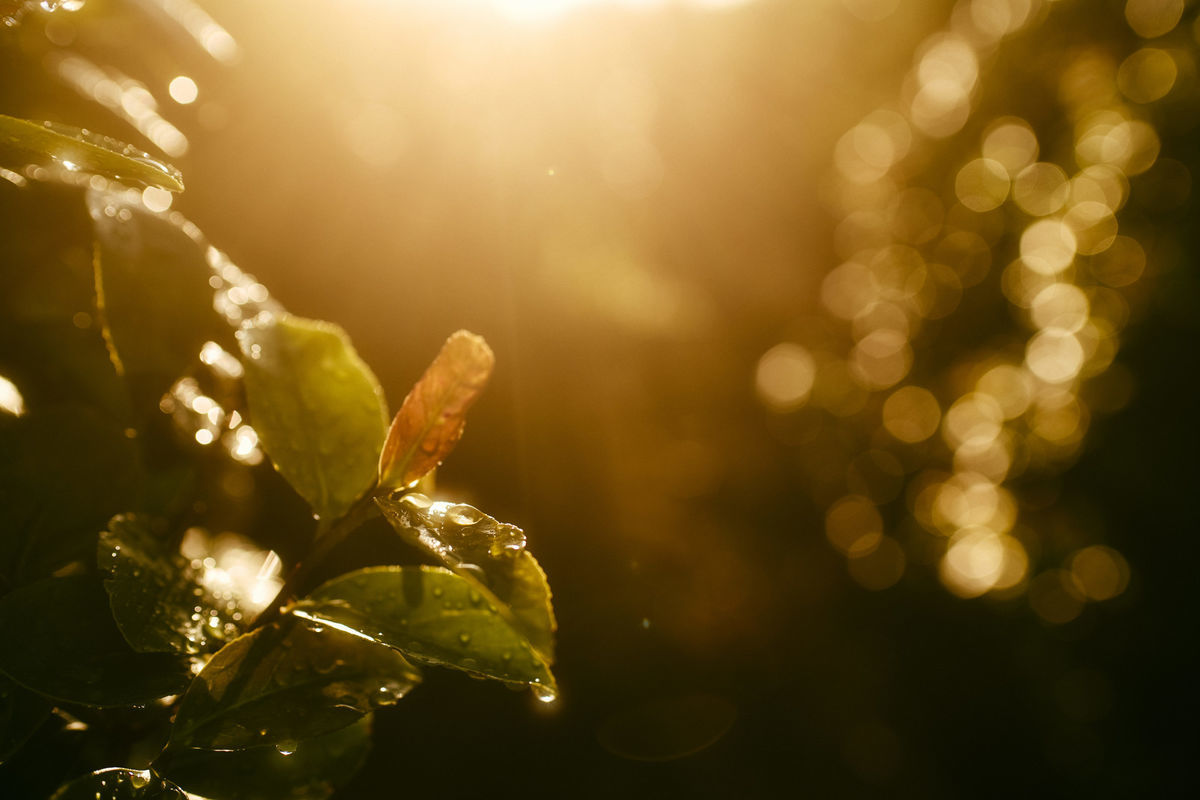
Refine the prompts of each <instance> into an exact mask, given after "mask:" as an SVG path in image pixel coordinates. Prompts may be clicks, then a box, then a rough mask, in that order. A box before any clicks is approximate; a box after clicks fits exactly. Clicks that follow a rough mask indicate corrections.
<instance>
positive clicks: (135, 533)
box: [96, 514, 253, 654]
mask: <svg viewBox="0 0 1200 800" xmlns="http://www.w3.org/2000/svg"><path fill="white" fill-rule="evenodd" d="M96 561H97V563H98V566H99V567H100V569H101V570H102V571H104V572H106V573H107V574H108V577H107V579H106V580H105V581H104V588H105V589H106V590H108V600H109V604H110V605H111V606H112V612H113V617H114V618H115V619H116V622H117V627H118V628H120V629H121V633H122V634H123V635H124V636H125V639H126V640H127V641H128V642H129V644H130V645H131V646H132V647H133V649H134V650H137V651H138V652H140V653H178V654H192V653H198V652H200V651H201V650H202V649H204V648H206V647H210V646H212V645H213V644H216V645H217V646H218V647H219V646H220V643H222V642H225V641H227V640H229V639H232V638H233V637H235V636H237V635H239V634H240V633H241V632H242V626H241V624H240V620H241V618H242V617H243V616H247V617H252V616H253V613H250V614H244V613H239V612H240V609H241V601H242V600H243V599H244V598H242V597H241V596H240V595H239V594H238V593H237V591H236V589H235V588H233V587H228V588H226V589H224V590H222V591H221V593H220V594H217V593H215V592H213V591H211V590H210V589H208V588H206V587H205V581H203V580H202V576H203V574H204V567H203V566H200V567H195V566H193V565H192V563H191V562H189V561H188V560H187V559H186V558H184V557H183V556H181V555H180V554H179V549H178V548H177V547H172V546H171V542H170V540H169V539H168V538H167V537H166V536H165V531H164V530H162V529H161V528H158V529H156V527H155V525H154V522H153V520H151V519H150V518H149V517H147V516H145V515H141V514H121V515H118V516H116V517H113V518H112V520H110V521H109V524H108V529H107V530H105V531H103V532H102V533H101V534H100V543H99V547H98V548H97V552H96ZM235 614H237V616H236V617H235ZM214 649H215V648H214Z"/></svg>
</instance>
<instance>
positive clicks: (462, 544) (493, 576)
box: [375, 492, 557, 664]
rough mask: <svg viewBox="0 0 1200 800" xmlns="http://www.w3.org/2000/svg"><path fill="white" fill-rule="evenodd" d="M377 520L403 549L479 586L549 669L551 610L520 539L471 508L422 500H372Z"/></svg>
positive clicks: (546, 588) (538, 571) (545, 586)
mask: <svg viewBox="0 0 1200 800" xmlns="http://www.w3.org/2000/svg"><path fill="white" fill-rule="evenodd" d="M375 502H376V504H377V505H378V506H379V508H380V509H381V510H382V511H383V516H384V517H385V518H386V519H387V521H388V522H389V523H391V526H392V528H393V529H394V530H395V531H396V533H398V534H400V537H401V538H403V539H404V540H405V541H406V542H408V543H409V544H411V545H413V546H415V547H418V548H420V549H421V550H424V551H425V552H426V553H428V554H429V555H431V556H433V557H434V558H436V559H438V560H439V561H441V562H442V563H443V564H445V565H446V566H447V567H449V568H450V569H452V570H454V572H456V573H458V574H459V575H461V576H463V577H465V578H467V579H468V580H478V581H480V582H481V583H483V585H484V586H486V587H487V588H488V589H489V590H491V592H492V594H494V595H495V596H496V598H497V599H498V600H499V601H500V602H501V603H503V605H502V606H501V607H500V611H501V613H503V614H505V616H506V617H507V618H508V619H509V621H510V622H511V623H512V624H513V625H514V626H515V627H516V628H517V629H518V630H519V631H520V632H521V633H522V634H523V635H524V636H525V638H526V639H528V640H529V643H530V644H532V645H533V646H534V648H535V649H537V651H538V653H539V654H540V655H541V656H542V658H543V659H545V661H546V663H547V664H553V663H554V631H555V629H556V628H557V625H556V623H555V620H554V609H553V607H552V606H551V604H550V584H549V583H547V581H546V573H544V572H543V571H542V568H541V566H540V565H539V564H538V563H537V560H536V559H534V557H533V555H532V554H531V553H530V552H529V551H528V550H526V549H525V534H524V533H522V532H521V529H520V528H518V527H516V526H515V525H507V524H505V523H503V522H497V521H496V520H495V519H493V518H491V517H489V516H488V515H487V514H484V513H483V512H482V511H480V510H479V509H477V508H474V507H472V506H468V505H463V504H453V503H442V502H438V503H435V502H433V501H432V500H430V499H429V498H428V497H426V496H425V495H423V494H418V493H416V492H410V493H408V494H400V493H395V494H392V495H390V496H388V497H380V498H377V499H376V501H375Z"/></svg>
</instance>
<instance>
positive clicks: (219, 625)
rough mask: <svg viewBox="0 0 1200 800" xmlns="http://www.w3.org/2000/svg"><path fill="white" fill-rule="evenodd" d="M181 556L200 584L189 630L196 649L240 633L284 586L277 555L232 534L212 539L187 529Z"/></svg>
mask: <svg viewBox="0 0 1200 800" xmlns="http://www.w3.org/2000/svg"><path fill="white" fill-rule="evenodd" d="M179 552H180V555H182V556H183V558H184V559H185V560H186V562H187V564H188V568H189V578H190V581H191V582H192V583H194V584H195V586H196V588H195V589H194V590H193V594H194V595H195V605H194V606H193V608H192V613H191V616H190V625H188V626H187V627H188V631H189V632H190V633H191V634H192V635H193V638H192V641H193V642H194V643H195V644H196V645H197V646H198V647H201V646H203V645H204V644H205V642H206V641H207V640H208V639H210V638H211V639H217V640H219V641H227V640H229V639H232V638H233V637H235V636H237V635H238V634H240V633H241V632H242V631H243V630H245V627H246V624H247V623H248V622H249V621H250V620H252V619H254V617H256V616H257V615H258V614H259V613H260V612H261V611H262V610H263V609H265V608H266V607H267V604H268V603H270V602H271V600H272V599H274V597H275V596H276V595H277V594H278V593H279V589H280V588H281V587H282V585H283V582H282V580H281V578H280V573H281V571H282V562H281V561H280V559H279V556H278V555H277V554H276V553H275V552H274V551H264V550H261V549H259V548H258V547H256V546H255V545H254V544H253V543H252V542H250V541H249V540H248V539H246V538H245V537H242V536H239V535H237V534H234V533H222V534H220V535H219V536H212V535H210V534H209V533H208V532H207V531H205V530H204V529H202V528H189V529H188V530H187V532H186V533H185V534H184V537H183V540H182V541H181V542H180V546H179Z"/></svg>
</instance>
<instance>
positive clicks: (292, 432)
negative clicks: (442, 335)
mask: <svg viewBox="0 0 1200 800" xmlns="http://www.w3.org/2000/svg"><path fill="white" fill-rule="evenodd" d="M238 341H239V343H240V344H241V348H242V353H243V354H244V355H245V356H246V363H245V367H246V379H245V380H246V399H247V400H248V401H249V404H250V423H251V424H252V425H253V426H254V428H255V430H256V431H258V436H259V440H260V442H261V443H262V445H263V449H264V450H266V451H267V455H269V456H270V457H271V461H272V462H273V463H274V464H275V468H276V469H277V470H279V472H280V474H282V475H283V477H284V478H286V479H287V481H288V483H290V484H291V485H292V487H293V488H294V489H295V490H296V491H297V492H299V493H300V496H301V497H303V498H304V499H305V500H307V501H308V503H309V505H311V506H312V507H313V510H314V511H316V513H317V515H318V516H319V517H321V518H322V519H325V520H333V519H336V518H337V517H339V516H341V515H342V514H344V513H345V512H346V511H347V510H348V509H349V508H350V506H351V505H353V504H354V501H355V500H357V499H358V497H359V496H360V495H361V494H362V493H363V492H364V491H365V490H366V489H367V488H369V487H370V486H371V484H372V483H373V482H374V480H375V468H376V464H377V463H378V461H379V448H380V447H381V446H382V444H383V437H384V433H385V431H386V429H387V410H386V408H385V407H384V400H383V390H382V389H380V388H379V382H378V381H376V380H375V375H374V374H373V373H372V372H371V370H370V368H369V367H368V366H367V365H366V364H365V363H363V360H362V359H361V358H359V357H358V353H356V352H355V351H354V347H353V346H352V345H351V344H350V340H349V338H347V336H346V334H345V332H344V331H343V330H342V329H341V328H339V327H338V326H336V325H332V324H330V323H328V322H318V321H314V320H308V319H303V318H301V317H294V316H291V315H288V314H283V315H279V316H278V317H274V316H272V317H268V318H267V319H265V320H260V321H258V322H256V323H254V324H252V325H250V326H249V327H246V328H244V329H242V330H241V331H238Z"/></svg>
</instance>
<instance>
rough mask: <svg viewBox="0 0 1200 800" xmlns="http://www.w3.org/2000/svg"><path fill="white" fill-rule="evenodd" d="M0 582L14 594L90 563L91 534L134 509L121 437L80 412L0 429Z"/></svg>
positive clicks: (134, 487)
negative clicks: (0, 578)
mask: <svg viewBox="0 0 1200 800" xmlns="http://www.w3.org/2000/svg"><path fill="white" fill-rule="evenodd" d="M0 453H3V454H4V455H3V458H0V575H3V576H4V578H5V579H6V580H7V581H8V583H9V585H12V586H16V585H21V584H23V583H28V582H29V581H31V580H34V579H37V578H42V577H46V576H48V575H49V574H50V573H52V572H54V571H55V570H57V569H59V568H60V567H62V566H64V565H66V564H68V563H70V562H72V561H74V560H77V559H86V560H87V561H89V562H90V561H91V559H92V558H93V557H94V556H93V553H94V549H95V546H96V545H95V541H96V538H95V537H96V531H98V530H100V529H101V528H103V527H104V524H105V522H106V521H107V520H108V519H109V517H111V516H112V515H113V514H115V513H117V512H118V511H123V510H125V509H127V508H130V507H132V506H135V505H136V502H137V498H138V495H139V488H140V486H141V483H142V469H141V465H140V462H139V458H138V453H137V447H136V445H135V443H134V442H133V441H132V440H131V439H130V438H129V437H128V436H127V435H126V431H125V430H124V429H123V428H121V427H120V426H118V425H115V424H114V423H113V422H111V421H110V420H109V419H108V418H106V417H104V416H103V415H101V414H98V413H97V412H95V411H93V410H91V409H89V408H86V407H84V406H74V405H70V406H55V407H49V408H44V409H34V410H33V411H31V412H30V413H29V414H27V415H26V416H24V417H21V418H20V419H16V420H12V421H11V422H9V423H8V424H5V425H4V426H2V427H0Z"/></svg>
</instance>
